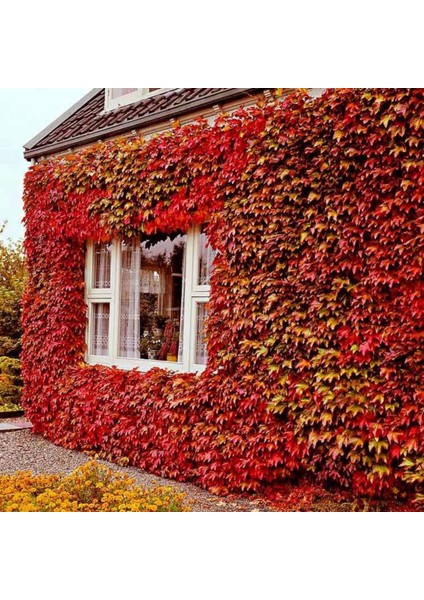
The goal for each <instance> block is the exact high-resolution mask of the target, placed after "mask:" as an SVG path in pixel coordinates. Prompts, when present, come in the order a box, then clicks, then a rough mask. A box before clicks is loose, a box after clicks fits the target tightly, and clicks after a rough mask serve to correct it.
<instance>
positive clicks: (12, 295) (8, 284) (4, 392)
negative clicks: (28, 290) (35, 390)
mask: <svg viewBox="0 0 424 600" xmlns="http://www.w3.org/2000/svg"><path fill="white" fill-rule="evenodd" d="M4 228H5V225H4V224H3V225H1V224H0V236H1V235H2V234H3V232H4ZM25 277H26V272H25V264H24V256H23V249H22V243H21V242H12V241H10V240H8V241H6V242H5V241H3V240H2V239H0V411H5V410H6V411H7V410H16V409H18V408H19V402H20V397H21V390H22V380H21V377H20V371H21V368H20V361H19V354H20V351H21V336H22V328H21V300H22V294H23V290H24V285H25Z"/></svg>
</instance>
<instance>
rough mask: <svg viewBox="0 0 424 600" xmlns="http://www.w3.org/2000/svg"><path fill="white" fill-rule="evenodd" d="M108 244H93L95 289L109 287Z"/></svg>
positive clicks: (109, 250) (109, 248)
mask: <svg viewBox="0 0 424 600" xmlns="http://www.w3.org/2000/svg"><path fill="white" fill-rule="evenodd" d="M110 253H111V246H110V244H95V246H94V282H93V287H94V288H97V289H105V288H110V264H111V261H110Z"/></svg>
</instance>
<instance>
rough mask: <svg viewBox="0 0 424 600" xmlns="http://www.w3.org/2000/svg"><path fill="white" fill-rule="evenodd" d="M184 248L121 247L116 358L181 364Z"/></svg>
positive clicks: (182, 240) (180, 242) (155, 244)
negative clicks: (117, 351)
mask: <svg viewBox="0 0 424 600" xmlns="http://www.w3.org/2000/svg"><path fill="white" fill-rule="evenodd" d="M186 242H187V236H186V235H177V236H172V239H171V237H169V236H166V235H162V236H160V235H157V236H155V237H152V238H150V239H148V240H146V241H143V242H142V243H140V241H138V240H137V241H134V242H131V243H126V242H122V244H121V251H122V254H121V310H120V336H119V356H121V357H126V358H142V359H149V360H163V361H169V362H177V361H178V362H181V360H182V343H181V337H182V312H183V310H182V309H183V288H184V281H183V279H184V278H183V273H184V265H185V248H186Z"/></svg>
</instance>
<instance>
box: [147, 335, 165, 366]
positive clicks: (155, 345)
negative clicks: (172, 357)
mask: <svg viewBox="0 0 424 600" xmlns="http://www.w3.org/2000/svg"><path fill="white" fill-rule="evenodd" d="M161 347H162V338H161V337H160V336H156V335H154V336H152V337H151V338H150V339H149V341H148V347H147V358H148V359H149V360H155V359H156V357H157V353H158V352H159V350H160V349H161Z"/></svg>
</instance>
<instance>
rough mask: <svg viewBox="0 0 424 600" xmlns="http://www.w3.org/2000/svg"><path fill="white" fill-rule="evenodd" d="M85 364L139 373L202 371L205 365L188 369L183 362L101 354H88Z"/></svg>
mask: <svg viewBox="0 0 424 600" xmlns="http://www.w3.org/2000/svg"><path fill="white" fill-rule="evenodd" d="M85 362H86V363H87V365H90V366H94V365H102V366H104V367H117V368H118V369H122V370H123V371H131V369H137V370H138V371H140V372H141V373H147V371H150V370H151V369H154V368H156V369H168V371H174V372H175V373H202V372H203V371H204V370H205V368H206V366H205V365H193V368H192V369H191V370H190V371H189V370H188V369H187V368H185V366H184V365H183V363H178V362H170V361H165V360H143V359H142V360H140V359H139V358H116V359H115V360H113V359H110V358H107V357H102V356H88V357H87V358H86V361H85Z"/></svg>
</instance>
